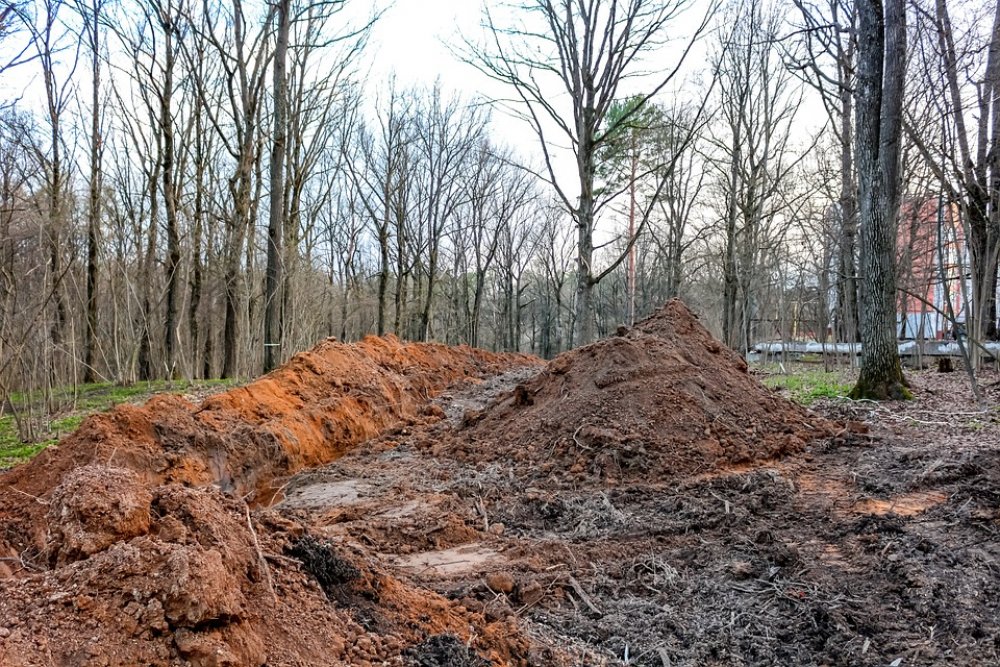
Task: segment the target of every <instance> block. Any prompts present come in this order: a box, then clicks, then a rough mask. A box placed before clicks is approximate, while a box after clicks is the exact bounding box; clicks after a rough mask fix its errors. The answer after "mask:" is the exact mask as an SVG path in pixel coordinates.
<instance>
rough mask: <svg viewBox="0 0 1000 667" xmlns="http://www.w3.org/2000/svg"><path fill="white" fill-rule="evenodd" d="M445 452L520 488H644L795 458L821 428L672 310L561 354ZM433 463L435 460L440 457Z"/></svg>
mask: <svg viewBox="0 0 1000 667" xmlns="http://www.w3.org/2000/svg"><path fill="white" fill-rule="evenodd" d="M466 423H467V428H466V429H465V430H464V431H463V432H460V433H459V434H458V436H459V437H458V438H457V439H456V440H455V441H453V442H452V443H450V444H448V445H445V446H444V449H446V450H448V451H447V453H448V454H451V455H454V456H456V457H457V458H460V459H463V460H475V461H476V462H481V461H483V460H496V459H510V460H511V461H512V462H513V463H514V465H515V468H517V469H519V470H520V471H521V473H523V474H525V475H527V476H529V477H532V476H537V477H542V476H544V477H556V478H565V479H566V480H567V481H573V482H574V483H575V481H578V480H579V478H581V477H598V478H601V479H604V480H606V481H614V480H618V479H623V478H639V477H642V478H646V479H648V480H649V481H655V480H657V479H663V478H666V477H678V476H684V475H690V474H696V473H700V472H706V471H711V470H716V469H720V468H725V467H728V466H733V465H740V464H747V463H751V462H754V461H761V460H767V459H771V458H775V457H778V456H783V455H786V454H789V453H792V452H797V451H800V450H801V449H802V448H803V446H804V445H805V444H806V443H807V442H809V441H811V440H813V439H816V438H818V437H823V436H826V435H829V434H831V432H832V424H831V423H830V422H828V421H826V420H824V419H821V418H819V417H816V416H815V415H813V414H811V413H809V412H808V411H806V410H805V409H803V408H801V407H799V406H797V405H795V404H793V403H791V402H790V401H787V400H785V399H783V398H781V397H779V396H778V395H777V394H775V393H774V392H772V391H771V390H769V389H767V388H766V387H764V386H763V385H761V384H760V383H759V382H757V381H756V380H755V379H754V378H752V377H751V376H750V375H749V374H748V373H747V366H746V363H745V362H744V361H743V360H742V359H741V358H740V357H739V356H738V355H736V354H735V353H733V352H732V351H731V350H729V349H728V348H727V347H725V346H724V345H722V344H721V343H719V341H717V340H715V339H714V338H713V337H712V335H711V334H710V333H709V332H708V330H707V329H705V327H704V326H702V325H701V323H699V322H698V319H697V317H696V316H695V315H693V314H692V313H691V311H690V310H688V308H687V307H686V306H685V305H684V304H683V303H681V302H680V301H678V300H674V301H671V302H669V303H668V304H667V305H666V306H664V307H663V308H662V309H661V310H660V311H659V312H657V313H656V314H655V315H653V316H652V317H650V318H649V319H647V320H645V321H643V322H640V323H639V324H637V325H636V326H635V327H634V328H633V329H631V330H629V331H627V332H623V335H620V336H617V337H614V338H610V339H607V340H602V341H599V342H597V343H594V344H592V345H587V346H585V347H582V348H579V349H577V350H573V351H571V352H567V353H565V354H563V355H560V356H559V357H557V358H556V359H555V360H553V361H552V362H551V363H550V364H549V365H548V366H547V367H546V368H545V369H544V370H543V371H542V372H541V373H539V374H538V375H537V376H535V377H534V378H532V379H530V380H528V381H527V382H525V383H524V384H523V385H521V386H519V387H518V388H517V389H516V390H515V391H514V392H512V393H511V394H510V395H508V396H506V397H504V398H503V399H501V400H500V402H499V403H498V404H496V405H493V406H490V407H489V408H487V409H486V410H483V411H481V412H479V413H476V414H472V415H467V416H466ZM442 453H445V452H442Z"/></svg>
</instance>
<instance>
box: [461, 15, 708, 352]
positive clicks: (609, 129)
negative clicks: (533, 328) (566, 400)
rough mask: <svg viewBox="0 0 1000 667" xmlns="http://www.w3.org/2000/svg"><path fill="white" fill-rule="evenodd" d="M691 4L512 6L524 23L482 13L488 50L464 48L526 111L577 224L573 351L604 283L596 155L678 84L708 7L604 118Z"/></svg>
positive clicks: (588, 329) (586, 337) (587, 334)
mask: <svg viewBox="0 0 1000 667" xmlns="http://www.w3.org/2000/svg"><path fill="white" fill-rule="evenodd" d="M690 4H691V3H690V2H689V1H688V0H668V1H666V2H665V1H663V0H592V1H590V2H583V1H581V0H531V1H530V2H524V3H521V4H519V5H517V6H516V10H517V11H518V12H519V14H518V16H520V17H522V19H523V20H521V21H516V22H515V23H513V24H511V25H507V26H502V25H500V24H499V23H497V21H496V20H495V19H494V16H493V15H492V13H490V12H489V10H487V12H486V16H485V25H486V29H487V37H488V40H489V43H488V44H487V45H483V46H478V45H472V44H469V45H468V47H467V51H468V53H467V60H468V61H469V62H470V63H472V64H474V65H475V66H476V67H478V68H479V69H480V70H481V71H483V72H485V73H486V74H487V75H488V76H490V77H492V78H493V79H495V80H497V81H499V82H501V83H504V84H506V85H507V86H509V87H510V88H511V89H512V90H513V91H514V94H515V99H514V103H515V104H517V105H520V107H521V108H522V109H523V117H524V118H525V119H526V120H527V121H528V122H529V123H530V125H531V127H532V129H533V130H534V132H535V134H536V136H537V138H538V140H539V144H540V146H541V148H542V152H543V155H544V158H545V165H546V171H547V176H548V180H549V182H550V183H551V184H552V185H553V186H554V188H555V190H556V192H557V195H558V197H559V200H560V201H561V202H562V204H563V206H565V207H566V210H567V211H568V212H570V214H571V216H572V218H573V222H574V223H575V225H576V227H577V260H576V264H577V276H576V283H577V284H576V319H575V331H574V342H575V343H576V344H586V343H589V342H590V341H591V340H592V339H593V336H594V320H593V308H592V299H591V292H592V290H593V288H594V285H596V284H597V283H598V282H599V280H600V277H601V274H600V273H599V272H597V271H596V270H595V266H594V225H595V222H596V218H597V214H598V212H599V210H600V208H601V205H602V202H601V201H600V199H599V196H598V193H597V192H595V175H596V170H597V162H598V151H599V150H600V148H601V146H602V144H604V142H606V141H607V140H608V137H610V136H614V135H615V134H617V133H619V130H620V128H621V126H623V125H624V124H626V123H628V122H629V120H630V119H631V117H632V115H633V114H635V113H638V112H639V111H641V110H642V108H643V107H644V106H645V104H646V103H647V102H648V101H649V100H650V99H651V98H652V97H653V96H654V95H656V94H657V93H659V92H660V91H661V90H663V89H664V88H665V87H666V86H667V85H668V84H670V82H672V81H674V80H675V78H676V77H677V76H678V71H679V69H680V67H681V65H682V64H683V62H684V60H685V59H686V57H687V54H688V53H689V51H690V49H691V47H692V45H693V44H694V41H695V40H696V39H697V38H698V37H700V36H701V34H702V33H703V32H704V30H705V29H706V27H707V25H708V21H709V17H710V16H711V14H712V12H713V10H714V3H710V6H709V8H708V10H707V11H706V14H705V16H704V18H703V19H702V20H701V21H700V23H698V24H697V25H696V27H695V29H694V31H693V34H692V36H691V37H690V40H689V41H688V42H687V44H686V46H685V48H684V49H683V51H682V53H681V55H680V56H679V58H678V59H677V61H676V62H675V63H674V64H672V65H671V66H670V67H669V68H667V69H666V71H665V73H663V74H661V75H658V76H657V77H656V78H655V80H649V79H647V80H646V81H645V82H644V83H645V85H642V84H637V85H638V86H641V88H643V89H644V90H643V91H642V93H641V94H640V95H639V96H638V97H637V98H636V101H635V103H634V104H633V105H632V109H631V113H624V114H621V115H620V116H619V118H618V119H617V120H616V121H615V122H612V123H608V122H607V121H608V112H609V110H610V109H611V107H612V105H613V104H614V102H615V100H616V99H619V98H620V97H622V96H621V95H620V93H619V91H620V89H621V87H622V85H623V84H625V83H626V82H627V81H628V80H629V79H632V78H636V77H638V76H639V75H640V74H642V73H643V72H642V71H641V66H642V60H643V58H645V57H648V56H649V55H651V54H652V53H654V52H656V51H657V50H658V49H659V48H660V47H661V46H662V45H663V43H664V40H665V38H666V32H667V31H668V30H669V29H671V28H672V27H673V26H674V25H675V24H676V22H677V19H678V17H680V16H681V15H682V14H683V13H684V11H685V10H687V9H688V8H689V5H690ZM559 95H563V96H565V97H566V98H568V107H569V108H568V109H561V108H560V107H559V102H558V101H557V100H558V99H559ZM553 127H554V128H555V130H554V131H555V133H557V134H561V135H562V136H563V137H564V138H565V139H566V140H568V141H569V142H570V145H571V147H572V153H573V156H574V158H575V162H576V176H577V178H576V180H575V181H574V186H575V187H576V188H578V190H579V193H578V196H576V194H577V193H575V192H574V191H573V190H571V189H570V186H569V184H568V183H565V182H560V181H559V179H558V178H557V175H556V168H555V164H554V163H555V159H556V158H555V155H554V148H553V144H552V137H551V136H550V135H551V134H552V130H551V128H553ZM605 203H606V202H605Z"/></svg>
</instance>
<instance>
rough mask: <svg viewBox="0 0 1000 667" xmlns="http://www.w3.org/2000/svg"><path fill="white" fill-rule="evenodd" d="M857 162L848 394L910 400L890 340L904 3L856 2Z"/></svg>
mask: <svg viewBox="0 0 1000 667" xmlns="http://www.w3.org/2000/svg"><path fill="white" fill-rule="evenodd" d="M856 11H857V25H858V68H857V84H856V89H855V90H856V92H855V100H856V108H857V137H856V142H857V144H856V150H855V154H856V161H857V168H858V205H859V213H860V216H859V220H860V227H861V263H860V266H861V271H860V275H861V281H860V282H861V285H860V287H861V309H860V315H861V343H862V351H861V373H860V375H859V376H858V382H857V384H856V385H855V386H854V388H853V389H852V390H851V394H850V395H851V398H855V399H858V398H868V399H876V400H886V399H890V398H893V399H901V398H908V397H910V395H911V394H910V392H909V389H907V383H906V378H905V377H903V367H902V364H901V363H900V360H899V349H898V346H897V343H896V331H895V324H896V269H895V260H896V223H897V218H898V216H899V200H900V142H901V136H902V129H903V92H904V80H905V75H906V4H905V0H886V2H885V5H884V6H883V3H882V0H859V1H858V3H857V6H856Z"/></svg>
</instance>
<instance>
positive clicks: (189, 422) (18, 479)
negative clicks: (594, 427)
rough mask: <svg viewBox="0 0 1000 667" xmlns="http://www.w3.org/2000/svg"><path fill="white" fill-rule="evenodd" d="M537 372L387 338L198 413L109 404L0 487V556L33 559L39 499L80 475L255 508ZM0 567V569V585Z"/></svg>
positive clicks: (175, 402)
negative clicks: (325, 466) (441, 401)
mask: <svg viewBox="0 0 1000 667" xmlns="http://www.w3.org/2000/svg"><path fill="white" fill-rule="evenodd" d="M537 363H540V362H538V360H536V359H535V358H533V357H528V356H524V355H497V354H492V353H489V352H485V351H482V350H476V349H473V348H469V347H465V346H460V347H449V346H445V345H435V344H404V343H401V342H400V341H399V340H398V339H396V338H395V337H392V336H387V337H384V338H376V337H368V338H366V339H364V340H363V341H361V342H360V343H356V344H344V343H339V342H337V341H335V340H328V341H325V342H323V343H321V344H320V345H318V346H317V347H315V348H314V349H312V350H310V351H308V352H304V353H301V354H298V355H296V356H295V357H293V358H292V359H291V360H290V361H289V362H288V363H287V364H285V365H284V366H282V367H281V368H279V369H278V370H275V371H274V372H272V373H270V374H268V375H266V376H264V377H262V378H260V379H259V380H257V381H255V382H253V383H251V384H248V385H246V386H244V387H239V388H236V389H232V390H230V391H227V392H225V393H222V394H218V395H215V396H212V397H209V398H208V399H206V400H205V401H204V402H203V403H202V404H201V405H194V404H192V403H191V402H189V401H187V400H185V399H184V398H182V397H180V396H175V395H162V396H156V397H154V398H152V399H151V400H150V401H149V402H147V403H146V404H145V405H143V406H141V407H140V406H132V405H121V406H118V407H116V408H114V409H113V410H110V411H108V412H105V413H103V414H99V415H95V416H93V417H90V418H88V419H87V420H86V421H84V423H83V424H82V425H81V426H80V428H79V429H78V430H77V431H76V432H75V433H73V434H71V435H69V436H67V437H66V438H65V439H63V441H62V442H60V443H59V446H58V447H50V448H49V449H47V450H46V451H44V452H43V453H42V454H40V455H39V456H38V457H36V458H35V459H34V460H32V461H31V462H30V463H28V464H25V465H22V466H19V467H17V468H15V469H14V470H11V471H10V472H8V473H6V474H4V475H3V476H2V477H0V522H2V527H3V532H2V533H0V556H12V555H15V554H17V555H19V554H23V553H25V552H27V555H28V557H30V558H34V556H35V554H37V553H38V552H40V551H41V550H42V549H43V548H44V546H45V531H46V525H45V522H44V521H41V520H40V519H41V517H42V516H43V515H44V513H45V507H46V504H47V498H48V496H49V494H51V493H52V491H53V490H54V489H55V488H56V487H57V486H58V485H59V484H60V483H61V481H62V480H63V478H64V476H65V475H66V474H67V473H69V472H71V471H74V470H78V469H79V468H82V467H84V466H87V465H91V464H95V463H99V464H102V465H105V466H113V467H115V468H126V469H129V470H132V471H134V472H135V473H136V474H137V475H138V476H139V479H140V480H141V483H142V484H143V485H144V486H147V487H153V486H156V485H158V484H165V483H181V484H187V485H200V486H204V485H208V484H213V483H214V484H216V485H218V486H219V487H220V488H222V489H223V490H224V491H227V492H231V493H234V494H236V495H238V496H240V497H247V494H251V493H252V494H254V496H255V497H253V502H254V503H256V504H260V503H266V502H268V501H269V500H270V499H271V496H273V494H274V493H275V491H276V490H277V489H278V488H279V487H280V485H281V483H282V480H283V479H284V478H285V477H286V476H287V475H288V474H290V473H294V472H296V471H298V470H301V469H303V468H306V467H310V466H317V465H320V464H322V463H325V462H327V461H331V460H333V459H334V458H336V457H337V456H339V455H341V454H343V453H344V452H345V451H347V450H349V449H350V448H351V447H353V446H355V445H357V444H358V443H361V442H364V441H365V440H368V439H370V438H373V437H375V436H376V435H378V434H380V433H381V432H382V431H384V430H385V429H386V428H388V427H390V426H393V425H395V424H398V423H399V422H401V421H403V420H409V421H411V422H412V421H414V420H417V421H419V420H420V418H421V415H420V414H419V413H420V411H421V410H422V409H424V408H425V407H426V405H427V402H428V400H429V399H430V398H431V397H432V396H433V395H434V394H435V393H437V392H439V391H441V390H442V389H444V388H446V387H448V386H450V385H452V384H454V383H455V382H458V381H460V380H464V379H471V378H480V377H484V376H490V375H495V374H497V373H499V372H501V371H503V370H506V369H509V368H511V367H512V366H518V365H531V364H537ZM8 565H9V563H8ZM9 569H10V568H9V567H7V568H6V569H5V568H4V564H3V563H0V576H2V575H3V574H4V572H5V571H9Z"/></svg>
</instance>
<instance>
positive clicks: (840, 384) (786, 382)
mask: <svg viewBox="0 0 1000 667" xmlns="http://www.w3.org/2000/svg"><path fill="white" fill-rule="evenodd" d="M763 382H764V384H765V385H766V386H768V387H770V388H772V389H780V390H782V391H783V392H785V393H786V394H787V395H788V397H789V398H791V399H792V400H793V401H795V402H796V403H801V404H802V405H811V404H812V403H813V402H814V401H815V400H816V399H817V398H838V397H842V396H846V395H847V394H848V393H849V392H850V391H851V388H852V387H853V386H854V385H853V384H852V383H851V382H850V380H849V379H848V378H847V377H846V375H845V374H844V373H843V372H838V371H823V370H816V369H799V368H796V369H794V370H793V371H792V372H791V373H785V374H781V375H769V376H767V377H765V378H764V380H763Z"/></svg>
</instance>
